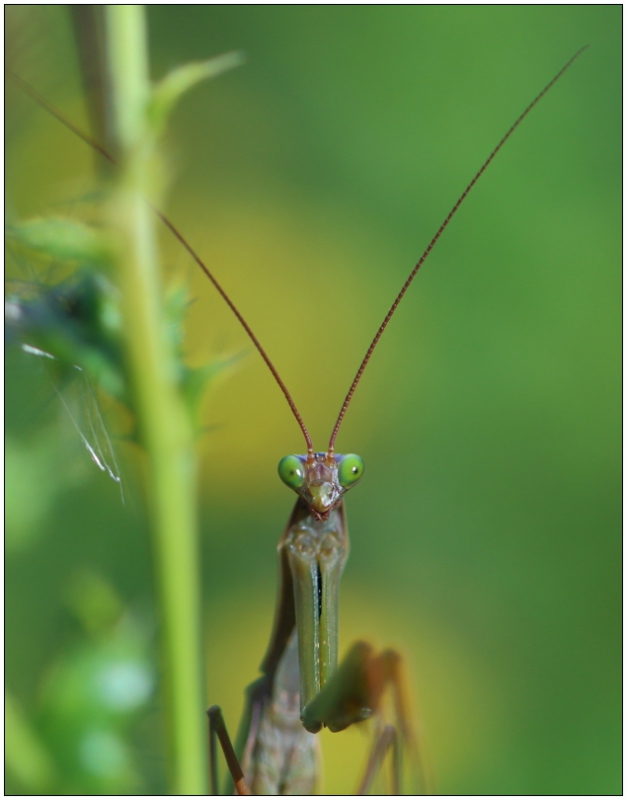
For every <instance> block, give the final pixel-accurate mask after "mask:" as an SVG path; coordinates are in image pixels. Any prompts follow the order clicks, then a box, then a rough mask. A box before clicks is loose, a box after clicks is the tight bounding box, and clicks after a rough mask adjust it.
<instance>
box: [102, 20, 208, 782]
mask: <svg viewBox="0 0 627 800" xmlns="http://www.w3.org/2000/svg"><path fill="white" fill-rule="evenodd" d="M105 23H106V50H107V61H108V69H109V72H110V79H111V86H112V101H113V107H114V118H115V119H114V125H115V132H116V138H117V146H118V148H119V154H120V165H121V166H120V174H119V177H118V180H117V183H116V189H115V192H114V197H113V200H112V204H111V209H112V210H111V219H112V230H113V237H114V242H115V252H116V257H117V265H118V269H119V281H118V282H119V286H120V289H121V292H122V311H123V320H124V330H125V337H126V342H127V345H126V346H127V358H128V365H129V372H130V374H131V375H132V391H133V402H134V407H135V410H136V413H137V418H138V429H139V434H140V437H141V441H142V444H143V445H144V447H145V450H146V453H147V484H148V490H147V494H148V504H149V513H150V517H151V528H152V538H153V545H154V569H155V576H156V585H157V594H158V601H159V606H160V637H161V651H162V668H163V691H164V696H163V704H164V709H165V717H166V728H167V735H168V738H169V748H170V766H171V769H170V776H171V785H170V793H171V794H204V793H205V782H206V774H205V772H206V771H205V746H204V736H203V719H204V702H203V692H202V680H201V647H200V642H201V638H200V620H199V608H200V587H199V579H198V563H199V561H198V544H197V535H196V513H195V493H196V492H195V489H196V486H195V462H194V450H193V437H192V430H191V426H190V421H189V418H188V415H187V412H186V409H185V408H184V405H183V402H182V400H181V398H180V396H179V394H178V391H177V387H176V379H175V376H176V368H175V364H174V360H173V356H172V353H171V352H170V347H169V346H168V342H167V339H166V324H165V321H164V318H163V303H162V297H163V294H162V290H161V280H160V275H159V269H158V260H157V244H156V237H155V232H154V230H153V228H154V214H153V212H152V211H151V210H150V208H149V206H148V204H147V202H146V200H145V199H144V198H145V197H147V196H149V195H150V184H151V170H152V169H153V168H154V165H155V150H156V146H155V137H154V134H153V132H152V131H151V130H150V127H149V124H148V121H147V106H148V101H149V96H150V84H149V78H148V54H147V41H146V29H145V20H144V10H143V7H142V6H138V5H118V6H115V5H111V6H106V7H105Z"/></svg>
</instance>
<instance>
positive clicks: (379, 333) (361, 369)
mask: <svg viewBox="0 0 627 800" xmlns="http://www.w3.org/2000/svg"><path fill="white" fill-rule="evenodd" d="M587 47H588V45H585V46H584V47H582V48H581V49H580V50H578V51H577V52H576V53H575V55H574V56H573V57H572V58H571V59H570V60H569V61H568V62H567V63H566V64H565V65H564V66H563V67H562V68H561V70H560V71H559V72H558V73H557V75H556V76H555V77H554V78H553V80H551V81H550V82H549V83H547V85H546V86H545V87H544V89H543V90H542V91H541V92H540V94H539V95H538V96H537V97H536V98H535V100H533V101H532V102H531V103H530V104H529V105H528V106H527V108H526V109H525V110H524V111H523V112H522V114H521V115H520V116H519V117H518V119H517V120H516V122H514V124H513V125H512V126H511V128H510V129H509V130H508V131H507V133H506V134H505V136H503V138H502V139H501V141H500V142H499V143H498V144H497V146H496V147H495V148H494V150H493V151H492V152H491V153H490V155H489V156H488V157H487V159H486V160H485V161H484V162H483V165H482V166H481V169H480V170H479V172H477V174H476V175H475V177H474V178H473V179H472V180H471V181H470V183H469V184H468V186H467V187H466V188H465V189H464V191H463V192H462V194H461V195H460V197H459V199H458V200H457V202H456V203H455V205H454V206H453V208H452V209H451V210H450V211H449V213H448V216H447V217H446V219H445V220H444V222H443V223H442V224H441V225H440V227H439V228H438V230H437V233H436V234H435V236H434V237H433V239H431V241H430V242H429V245H428V246H427V249H426V250H425V251H424V253H423V254H422V255H421V256H420V260H419V261H418V263H417V264H416V266H415V267H414V268H413V270H412V271H411V272H410V274H409V277H408V278H407V280H406V281H405V283H404V284H403V288H402V289H401V290H400V292H399V293H398V296H397V298H396V300H395V301H394V302H393V303H392V306H391V308H390V310H389V311H388V313H387V314H386V315H385V319H384V320H383V322H382V323H381V325H380V326H379V330H378V331H377V333H376V335H375V337H374V339H373V340H372V342H371V344H370V347H369V348H368V350H367V352H366V355H365V356H364V360H363V361H362V362H361V364H360V366H359V369H358V370H357V374H356V375H355V378H354V380H353V382H352V383H351V386H350V389H349V390H348V394H347V395H346V398H345V400H344V403H343V404H342V408H341V409H340V413H339V415H338V418H337V422H336V423H335V427H334V428H333V433H332V434H331V438H330V439H329V448H328V452H329V453H330V454H331V453H333V449H334V447H335V439H336V437H337V433H338V431H339V429H340V425H341V424H342V420H343V419H344V415H345V414H346V409H347V408H348V406H349V404H350V402H351V400H352V399H353V395H354V394H355V389H356V388H357V384H358V383H359V381H360V380H361V376H362V375H363V374H364V370H365V369H366V365H367V364H368V362H369V361H370V358H371V356H372V353H373V352H374V349H375V347H376V346H377V344H378V343H379V339H380V338H381V336H382V335H383V331H384V330H385V329H386V328H387V326H388V323H389V322H390V320H391V319H392V316H393V315H394V312H395V311H396V309H397V307H398V304H399V303H400V302H401V300H402V299H403V296H404V294H405V292H406V291H407V290H408V289H409V287H410V285H411V282H412V281H413V280H414V278H415V277H416V273H417V272H418V270H419V269H420V267H421V266H422V265H423V264H424V263H425V261H426V260H427V257H428V255H429V253H430V252H431V251H432V250H433V247H434V245H435V243H436V242H437V241H438V239H439V238H440V236H441V235H442V233H443V232H444V229H445V228H446V227H447V225H448V224H449V222H450V221H451V220H452V219H453V217H454V216H455V214H456V213H457V210H458V209H459V207H460V206H461V204H462V203H463V202H464V200H465V199H466V198H467V197H468V195H469V194H470V190H471V189H472V187H473V186H474V185H475V184H476V183H477V181H478V180H479V178H480V177H481V176H482V175H483V173H484V172H485V170H486V168H487V166H488V164H489V163H490V162H491V161H492V159H493V158H494V156H495V155H496V154H497V153H498V152H499V150H500V149H501V147H503V145H504V144H505V142H506V141H507V140H508V139H509V137H510V136H511V135H512V133H513V132H514V131H515V130H516V128H517V127H518V126H519V125H520V123H521V122H522V121H523V119H524V118H525V117H526V116H527V114H528V113H529V112H530V111H531V109H532V108H533V107H534V106H535V105H536V103H538V101H539V100H541V98H542V97H544V95H545V94H546V93H547V92H548V91H549V89H550V88H551V87H552V86H553V84H554V83H556V81H558V80H559V79H560V78H561V77H562V75H563V74H564V73H565V72H566V70H567V69H568V68H569V67H570V65H571V64H572V63H573V61H575V59H576V58H579V56H580V55H581V54H582V53H583V51H584V50H585V49H586V48H587Z"/></svg>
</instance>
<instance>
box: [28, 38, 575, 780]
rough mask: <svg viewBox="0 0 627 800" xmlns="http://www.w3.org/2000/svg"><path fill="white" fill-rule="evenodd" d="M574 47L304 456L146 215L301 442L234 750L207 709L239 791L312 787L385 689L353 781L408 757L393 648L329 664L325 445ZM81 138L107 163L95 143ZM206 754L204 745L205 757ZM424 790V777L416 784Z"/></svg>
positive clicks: (352, 461) (288, 479) (336, 537)
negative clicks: (372, 740) (388, 719)
mask: <svg viewBox="0 0 627 800" xmlns="http://www.w3.org/2000/svg"><path fill="white" fill-rule="evenodd" d="M581 52H582V51H581V50H580V51H579V52H578V53H576V54H575V56H573V57H572V58H571V59H570V60H569V61H568V62H567V64H566V65H565V66H564V67H563V68H562V69H561V70H560V71H559V72H558V73H557V75H556V76H555V77H554V78H553V79H552V80H551V81H550V82H549V83H548V84H547V85H546V86H545V88H544V89H543V90H542V91H541V92H540V93H539V94H538V95H537V96H536V98H535V99H534V100H533V101H532V102H531V103H530V104H529V106H527V108H526V109H525V110H524V111H523V113H522V114H521V115H520V116H519V117H518V119H517V120H516V121H515V122H514V123H513V124H512V126H511V127H510V128H509V129H508V131H507V132H506V133H505V135H504V136H503V137H502V139H501V140H500V141H499V143H498V144H497V145H496V147H495V148H494V149H493V150H492V152H491V153H490V155H489V156H488V158H487V159H486V160H485V161H484V163H483V164H482V165H481V167H480V169H479V170H478V171H477V173H476V174H475V176H474V177H473V179H472V180H471V181H470V183H469V184H468V186H467V187H466V189H465V190H464V191H463V192H462V194H461V195H460V196H459V198H458V200H457V201H456V202H455V204H454V205H453V207H452V208H451V210H450V211H449V213H448V215H447V216H446V217H445V219H444V221H443V222H442V224H441V225H440V227H439V228H438V230H437V232H436V233H435V235H434V236H433V238H432V240H431V241H430V243H429V245H428V246H427V248H426V250H425V251H424V253H423V255H422V256H421V257H420V259H419V261H418V262H417V264H416V266H415V267H414V268H413V270H412V271H411V273H410V274H409V276H408V278H407V280H406V281H405V283H404V285H403V287H402V288H401V290H400V292H399V294H398V296H397V297H396V299H395V301H394V302H393V304H392V306H391V307H390V310H389V311H388V313H387V315H386V317H385V318H384V320H383V322H382V324H381V326H380V327H379V329H378V330H377V333H376V335H375V337H374V339H373V340H372V343H371V344H370V346H369V348H368V350H367V352H366V355H365V357H364V359H363V361H362V363H361V365H360V366H359V369H358V370H357V374H356V376H355V378H354V380H353V382H352V384H351V386H350V388H349V391H348V393H347V395H346V398H345V401H344V403H343V405H342V407H341V409H340V413H339V415H338V418H337V421H336V423H335V426H334V428H333V431H332V433H331V437H330V440H329V443H328V446H327V449H326V451H324V452H315V451H314V448H313V443H312V440H311V437H310V435H309V432H308V430H307V428H306V426H305V423H304V421H303V419H302V417H301V415H300V413H299V411H298V410H297V408H296V405H295V403H294V401H293V399H292V397H291V395H290V393H289V391H288V390H287V387H286V386H285V384H284V383H283V381H282V379H281V378H280V377H279V375H278V372H277V370H276V368H275V367H274V365H273V364H272V362H271V361H270V359H269V357H268V355H267V353H266V352H265V350H264V349H263V347H262V346H261V344H260V342H259V340H258V339H257V337H256V336H255V334H254V333H253V332H252V330H251V328H250V326H249V325H248V323H247V322H246V321H245V320H244V318H243V316H242V315H241V313H240V312H239V310H238V309H237V308H236V307H235V305H234V303H233V302H232V300H231V299H230V298H229V297H228V296H227V294H226V293H225V291H224V290H223V289H222V287H221V286H220V284H219V283H218V282H217V280H216V278H215V277H214V276H213V274H212V273H211V272H210V271H209V269H208V268H207V266H206V265H205V264H204V263H203V261H202V260H201V259H200V257H199V256H198V255H197V254H196V253H195V251H194V250H193V249H192V247H191V246H190V245H189V243H188V242H187V241H186V240H185V239H184V237H183V236H182V234H181V233H180V232H179V231H178V229H177V228H176V227H175V226H174V225H173V224H172V223H171V222H170V220H168V219H167V218H166V217H165V216H164V215H163V214H162V213H161V212H159V211H157V210H155V211H156V213H157V214H158V216H159V217H160V218H161V220H162V221H163V222H164V224H165V225H166V226H167V227H168V228H169V229H170V230H171V232H172V233H173V234H174V235H175V236H176V238H177V239H179V241H180V242H181V243H182V244H183V246H184V247H185V248H186V249H187V251H188V252H189V253H190V254H191V255H192V257H193V258H194V260H195V261H196V263H197V264H198V265H199V266H200V267H201V269H202V270H203V272H204V273H205V275H206V276H207V277H208V278H209V280H210V281H211V282H212V283H213V285H214V286H215V287H216V289H217V290H218V291H219V293H220V294H221V296H222V297H223V298H224V299H225V301H226V302H227V304H228V305H229V307H230V308H231V310H232V311H233V312H234V314H235V315H236V317H237V319H238V320H239V321H240V323H241V324H242V325H243V327H244V328H245V330H246V332H247V334H248V335H249V337H250V339H251V341H252V342H253V344H254V345H255V347H256V348H257V349H258V351H259V353H260V354H261V356H262V358H263V359H264V361H265V362H266V364H267V366H268V368H269V369H270V371H271V372H272V374H273V376H274V378H275V379H276V381H277V383H278V385H279V387H280V388H281V390H282V392H283V393H284V395H285V397H286V400H287V402H288V404H289V406H290V409H291V411H292V413H293V414H294V417H295V418H296V420H297V422H298V424H299V426H300V428H301V431H302V433H303V436H304V439H305V444H306V451H307V452H306V453H305V454H303V455H289V456H286V457H285V458H284V459H282V460H281V462H280V464H279V474H280V477H281V479H282V480H283V481H284V483H286V484H287V485H288V486H289V487H290V488H292V489H293V490H294V491H296V492H297V494H298V495H299V499H298V500H297V503H296V506H295V508H294V510H293V512H292V516H291V518H290V520H289V522H288V526H287V528H286V530H285V532H284V534H283V536H282V538H281V540H280V542H279V558H280V590H279V600H278V605H277V612H276V616H275V624H274V630H273V633H272V636H271V640H270V644H269V647H268V651H267V654H266V657H265V659H264V661H263V664H262V668H261V671H262V677H261V678H260V679H259V680H258V681H256V682H255V683H254V684H252V685H251V687H250V688H249V690H248V702H247V708H246V712H245V715H244V719H243V722H242V726H241V728H240V734H239V736H238V741H237V744H236V746H235V748H234V750H233V749H232V748H230V744H225V742H226V741H227V740H226V738H225V728H224V725H223V721H222V718H221V715H220V714H219V712H218V711H216V710H212V716H213V721H214V727H215V725H217V728H215V729H216V732H217V733H218V734H220V740H221V743H223V747H224V748H225V750H226V752H227V760H228V762H229V766H230V770H231V773H232V775H233V777H234V779H235V781H236V783H237V784H238V785H239V789H240V791H242V792H243V793H245V791H252V793H254V794H307V793H312V792H313V791H314V789H315V788H316V783H317V773H318V756H317V745H316V744H315V738H314V737H315V733H316V732H318V731H319V730H320V729H321V728H322V727H325V726H326V727H328V728H329V729H330V730H332V731H340V730H343V729H344V728H346V727H348V726H350V725H352V724H354V723H356V722H361V721H364V720H366V719H368V718H369V717H371V716H373V715H374V714H376V712H377V711H378V710H379V703H380V700H381V696H382V694H383V692H384V690H385V689H386V688H387V687H390V688H391V691H392V693H393V694H395V695H396V696H397V699H396V701H395V706H396V715H395V716H396V719H395V725H394V726H392V727H391V728H390V727H384V728H383V729H382V732H381V734H380V737H379V739H378V741H377V743H376V745H375V747H374V749H373V753H372V756H371V757H370V759H369V763H368V768H367V770H366V772H365V774H364V778H363V780H362V783H361V785H360V788H361V789H362V790H363V791H367V790H368V787H369V786H370V783H371V780H372V774H373V773H374V772H375V771H376V770H377V768H378V765H379V763H380V761H381V758H382V755H383V753H384V752H385V751H386V750H388V749H389V748H392V750H393V752H394V754H395V755H394V760H397V759H398V757H399V756H398V754H399V753H400V752H401V751H402V750H403V749H409V751H410V753H411V754H412V755H413V754H415V753H416V745H415V740H414V736H413V734H412V732H411V729H410V727H409V724H408V721H407V719H408V715H407V713H406V710H405V709H406V704H405V703H404V702H403V701H401V700H400V699H398V698H400V696H401V693H402V690H401V688H400V687H401V685H402V683H401V680H400V678H399V675H398V669H397V667H396V666H395V664H396V663H397V662H396V659H397V656H396V654H394V653H393V651H386V653H383V654H381V655H380V656H373V655H372V652H371V650H370V649H369V647H368V646H367V645H364V644H363V643H358V644H357V645H356V646H355V647H354V648H353V649H352V650H351V651H350V652H349V655H348V657H347V659H346V660H345V661H344V662H343V664H342V665H341V666H340V667H339V668H338V667H337V660H338V598H339V582H340V577H341V574H342V570H343V567H344V564H345V561H346V558H347V555H348V532H347V528H346V518H345V509H344V501H343V495H344V494H345V493H346V492H347V491H348V489H349V488H351V487H352V486H353V485H355V484H356V483H357V482H358V481H359V480H360V478H361V477H362V474H363V469H364V467H363V462H362V461H361V459H360V457H359V456H356V455H354V454H348V455H339V454H336V453H335V440H336V437H337V434H338V431H339V428H340V426H341V424H342V421H343V419H344V416H345V414H346V411H347V409H348V406H349V404H350V402H351V399H352V397H353V394H354V392H355V389H356V387H357V384H358V383H359V381H360V379H361V376H362V374H363V372H364V370H365V368H366V365H367V364H368V362H369V360H370V357H371V355H372V353H373V351H374V349H375V347H376V345H377V344H378V342H379V339H380V338H381V336H382V334H383V332H384V330H385V329H386V327H387V325H388V323H389V321H390V319H391V317H392V315H393V314H394V312H395V311H396V308H397V307H398V305H399V303H400V301H401V300H402V298H403V296H404V295H405V293H406V291H407V289H408V288H409V286H410V285H411V283H412V281H413V279H414V278H415V276H416V274H417V272H418V270H419V269H420V267H421V266H422V264H423V263H424V262H425V260H426V258H427V257H428V256H429V254H430V252H431V250H432V249H433V247H434V245H435V244H436V242H437V241H438V239H439V238H440V236H441V235H442V233H443V232H444V230H445V228H446V227H447V226H448V224H449V223H450V221H451V220H452V218H453V216H454V215H455V214H456V213H457V211H458V209H459V208H460V206H461V204H462V202H463V201H464V200H465V198H466V197H467V196H468V194H469V192H470V191H471V189H472V188H473V187H474V185H475V184H476V182H477V181H478V179H479V178H480V177H481V176H482V174H483V173H484V172H485V170H486V168H487V167H488V165H489V164H490V163H491V161H492V160H493V158H494V157H495V155H496V154H497V152H499V150H500V149H501V148H502V147H503V145H504V144H505V142H506V141H507V140H508V139H509V137H510V136H511V134H512V133H513V132H514V130H515V129H516V128H517V127H518V125H519V124H520V123H521V122H522V120H523V119H524V118H525V117H526V116H527V114H528V113H529V112H530V111H531V109H532V108H533V107H534V106H535V105H536V104H537V103H538V101H539V100H540V99H541V98H542V97H543V96H544V95H545V94H546V93H547V91H548V90H549V89H550V88H551V87H552V86H553V85H554V84H555V82H556V81H557V80H558V79H559V78H560V77H561V76H562V74H563V73H564V72H565V71H566V70H567V69H568V67H569V66H570V65H571V64H572V63H573V61H574V60H575V59H576V58H577V57H578V56H579V54H580V53H581ZM27 91H30V90H29V89H27ZM30 93H31V94H34V93H33V92H32V91H30ZM43 104H44V105H46V104H45V102H44V103H43ZM53 113H54V112H53ZM79 135H81V134H80V133H79ZM82 138H83V139H85V140H86V141H88V142H89V143H90V144H91V145H92V146H95V147H96V148H97V149H98V150H99V152H101V154H103V155H104V156H105V157H106V158H108V159H109V160H112V158H111V156H109V155H108V154H107V153H106V152H105V151H104V150H103V149H102V148H101V147H100V146H99V145H98V144H97V143H94V142H93V141H91V140H89V139H88V138H87V137H85V136H82ZM418 753H419V750H418ZM418 757H419V756H418ZM234 759H235V760H234ZM215 760H216V759H215V751H214V756H213V757H212V762H214V763H215ZM238 770H240V772H241V775H240V772H238ZM242 776H243V777H242ZM244 779H245V782H244ZM247 787H248V788H247ZM395 788H397V789H400V788H401V787H395ZM430 788H431V787H430V785H429V784H428V782H427V786H426V787H425V789H426V791H429V790H430Z"/></svg>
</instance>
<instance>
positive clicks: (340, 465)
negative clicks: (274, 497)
mask: <svg viewBox="0 0 627 800" xmlns="http://www.w3.org/2000/svg"><path fill="white" fill-rule="evenodd" d="M363 474H364V462H363V460H362V458H361V457H360V456H358V455H355V454H354V453H347V454H346V455H335V454H334V453H332V452H331V453H311V454H310V455H290V456H285V457H284V458H282V459H281V460H280V461H279V477H280V478H281V480H282V481H283V483H285V484H286V486H289V487H290V489H293V490H294V491H295V492H296V494H298V495H299V496H300V497H301V498H302V499H303V500H304V501H305V503H307V505H308V506H309V509H310V510H311V513H312V514H313V515H314V516H315V517H316V518H317V519H320V520H324V519H328V516H329V514H330V512H331V511H332V510H333V509H334V508H335V507H336V506H337V505H338V504H339V502H340V501H341V499H342V497H343V495H344V494H345V493H346V492H347V491H348V490H349V489H350V488H351V487H352V486H354V485H355V484H356V483H357V482H358V481H359V479H360V478H361V476H362V475H363Z"/></svg>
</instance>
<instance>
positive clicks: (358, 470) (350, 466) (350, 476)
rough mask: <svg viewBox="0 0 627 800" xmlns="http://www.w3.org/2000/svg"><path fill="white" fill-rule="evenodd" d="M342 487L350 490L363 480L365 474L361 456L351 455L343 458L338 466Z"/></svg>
mask: <svg viewBox="0 0 627 800" xmlns="http://www.w3.org/2000/svg"><path fill="white" fill-rule="evenodd" d="M337 474H338V478H339V481H340V486H343V487H344V488H345V489H348V487H349V486H352V485H353V484H354V483H357V481H358V480H359V479H360V478H361V476H362V475H363V474H364V462H363V459H362V458H361V457H360V456H356V455H355V453H349V454H348V455H345V456H342V460H341V461H340V463H339V464H338V469H337Z"/></svg>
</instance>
